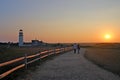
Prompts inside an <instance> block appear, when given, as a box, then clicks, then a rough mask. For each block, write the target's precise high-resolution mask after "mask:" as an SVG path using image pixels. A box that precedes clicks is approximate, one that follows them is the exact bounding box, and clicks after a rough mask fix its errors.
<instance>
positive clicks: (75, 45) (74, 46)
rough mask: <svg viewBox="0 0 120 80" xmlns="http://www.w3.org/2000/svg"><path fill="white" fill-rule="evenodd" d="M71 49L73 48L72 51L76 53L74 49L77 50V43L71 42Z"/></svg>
mask: <svg viewBox="0 0 120 80" xmlns="http://www.w3.org/2000/svg"><path fill="white" fill-rule="evenodd" d="M73 49H74V53H76V50H77V44H76V43H75V44H73Z"/></svg>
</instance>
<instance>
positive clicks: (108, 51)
mask: <svg viewBox="0 0 120 80" xmlns="http://www.w3.org/2000/svg"><path fill="white" fill-rule="evenodd" d="M85 57H86V58H87V59H88V60H91V61H93V62H94V63H95V64H98V65H99V66H101V67H103V68H104V69H108V70H110V71H112V72H115V73H118V74H119V75H120V49H118V48H117V49H115V48H113V49H112V48H87V51H86V54H85Z"/></svg>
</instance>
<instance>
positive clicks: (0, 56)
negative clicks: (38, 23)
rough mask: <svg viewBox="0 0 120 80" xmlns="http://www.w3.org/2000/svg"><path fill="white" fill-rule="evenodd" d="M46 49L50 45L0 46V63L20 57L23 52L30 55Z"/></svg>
mask: <svg viewBox="0 0 120 80" xmlns="http://www.w3.org/2000/svg"><path fill="white" fill-rule="evenodd" d="M47 49H50V47H21V48H20V47H10V48H6V47H0V63H2V62H5V61H8V60H12V59H15V58H19V57H22V56H24V55H25V53H26V54H27V55H32V54H36V53H38V52H39V51H43V50H47Z"/></svg>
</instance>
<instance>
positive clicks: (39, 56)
mask: <svg viewBox="0 0 120 80" xmlns="http://www.w3.org/2000/svg"><path fill="white" fill-rule="evenodd" d="M70 50H72V48H71V47H64V48H58V49H51V50H46V51H43V52H39V53H37V54H34V55H30V56H27V54H25V56H24V57H20V58H17V59H14V60H11V61H7V62H4V63H0V67H5V66H8V65H10V64H13V63H16V62H20V61H22V60H24V63H22V64H20V65H18V66H16V67H14V68H12V69H10V70H8V71H6V72H4V73H2V74H0V79H2V78H4V77H6V76H8V75H9V74H11V73H13V72H14V71H16V70H18V69H20V68H23V67H25V68H27V66H28V64H31V63H33V62H35V61H38V60H40V59H43V58H45V57H48V56H50V55H54V54H59V53H62V52H66V51H70ZM35 57H37V58H35ZM31 58H35V59H33V60H31V61H27V60H28V59H31Z"/></svg>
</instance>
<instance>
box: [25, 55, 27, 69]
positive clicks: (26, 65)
mask: <svg viewBox="0 0 120 80" xmlns="http://www.w3.org/2000/svg"><path fill="white" fill-rule="evenodd" d="M25 69H27V54H25Z"/></svg>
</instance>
